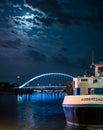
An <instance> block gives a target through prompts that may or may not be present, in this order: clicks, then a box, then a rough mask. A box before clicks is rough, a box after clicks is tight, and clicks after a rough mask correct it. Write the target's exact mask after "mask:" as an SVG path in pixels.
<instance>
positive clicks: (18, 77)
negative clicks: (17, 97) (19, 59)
mask: <svg viewBox="0 0 103 130" xmlns="http://www.w3.org/2000/svg"><path fill="white" fill-rule="evenodd" d="M16 78H17V85H18V86H19V79H20V76H19V75H17V77H16Z"/></svg>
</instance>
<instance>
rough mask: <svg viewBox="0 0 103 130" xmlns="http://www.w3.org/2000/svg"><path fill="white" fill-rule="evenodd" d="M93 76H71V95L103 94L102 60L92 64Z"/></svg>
mask: <svg viewBox="0 0 103 130" xmlns="http://www.w3.org/2000/svg"><path fill="white" fill-rule="evenodd" d="M92 66H94V73H95V74H94V76H90V75H89V74H88V75H84V76H83V77H76V78H73V95H87V94H103V62H100V63H96V64H93V65H92Z"/></svg>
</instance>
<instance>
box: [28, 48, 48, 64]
mask: <svg viewBox="0 0 103 130" xmlns="http://www.w3.org/2000/svg"><path fill="white" fill-rule="evenodd" d="M28 56H29V58H30V59H32V60H33V61H34V62H45V61H46V59H47V57H46V56H45V55H44V54H43V53H41V52H39V51H37V50H29V51H28Z"/></svg>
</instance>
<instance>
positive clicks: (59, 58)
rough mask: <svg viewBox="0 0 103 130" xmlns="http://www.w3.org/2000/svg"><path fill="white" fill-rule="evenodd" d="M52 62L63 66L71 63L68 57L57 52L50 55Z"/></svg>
mask: <svg viewBox="0 0 103 130" xmlns="http://www.w3.org/2000/svg"><path fill="white" fill-rule="evenodd" d="M52 62H53V64H55V65H59V66H65V67H66V66H68V65H71V63H70V62H69V59H68V57H66V56H64V55H63V54H58V55H55V56H52Z"/></svg>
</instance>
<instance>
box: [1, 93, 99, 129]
mask: <svg viewBox="0 0 103 130" xmlns="http://www.w3.org/2000/svg"><path fill="white" fill-rule="evenodd" d="M64 95H65V93H63V92H43V93H40V92H35V93H33V94H31V95H18V96H16V95H0V130H90V129H85V128H77V127H72V126H66V121H65V116H64V112H63V108H62V102H63V98H64ZM91 130H93V129H92V128H91ZM95 130H96V129H95ZM99 130H101V129H99Z"/></svg>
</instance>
